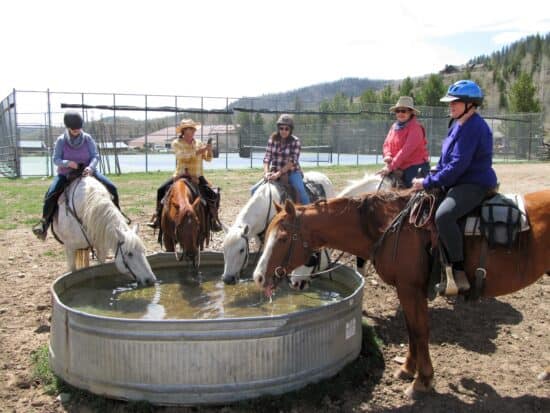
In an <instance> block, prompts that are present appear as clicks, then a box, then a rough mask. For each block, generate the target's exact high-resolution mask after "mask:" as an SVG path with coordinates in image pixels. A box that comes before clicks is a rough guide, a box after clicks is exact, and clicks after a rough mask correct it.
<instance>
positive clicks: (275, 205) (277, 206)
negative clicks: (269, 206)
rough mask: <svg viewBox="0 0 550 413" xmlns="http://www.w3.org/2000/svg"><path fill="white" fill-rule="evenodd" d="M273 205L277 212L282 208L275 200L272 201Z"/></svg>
mask: <svg viewBox="0 0 550 413" xmlns="http://www.w3.org/2000/svg"><path fill="white" fill-rule="evenodd" d="M273 206H274V207H275V211H277V214H278V213H279V212H281V211H282V210H283V207H282V205H281V204H278V203H277V202H276V201H273Z"/></svg>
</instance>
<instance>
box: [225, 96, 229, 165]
mask: <svg viewBox="0 0 550 413" xmlns="http://www.w3.org/2000/svg"><path fill="white" fill-rule="evenodd" d="M225 110H226V111H227V112H229V96H227V97H226V98H225ZM225 116H226V118H225V169H226V170H227V169H229V124H228V120H229V116H228V115H227V114H226V115H225Z"/></svg>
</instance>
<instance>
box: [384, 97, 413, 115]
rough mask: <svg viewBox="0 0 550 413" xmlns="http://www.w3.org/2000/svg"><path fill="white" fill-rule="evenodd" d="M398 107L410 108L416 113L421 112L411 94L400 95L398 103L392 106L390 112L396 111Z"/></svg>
mask: <svg viewBox="0 0 550 413" xmlns="http://www.w3.org/2000/svg"><path fill="white" fill-rule="evenodd" d="M397 108H408V109H410V110H412V111H413V112H414V114H415V115H419V114H420V111H419V110H418V109H416V108H415V107H414V101H413V98H412V97H410V96H400V97H399V99H398V101H397V103H396V104H395V105H394V106H392V107H391V108H390V112H395V109H397Z"/></svg>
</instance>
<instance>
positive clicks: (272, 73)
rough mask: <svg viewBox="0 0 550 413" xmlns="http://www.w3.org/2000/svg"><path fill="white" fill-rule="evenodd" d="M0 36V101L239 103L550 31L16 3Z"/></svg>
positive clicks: (226, 9) (437, 19)
mask: <svg viewBox="0 0 550 413" xmlns="http://www.w3.org/2000/svg"><path fill="white" fill-rule="evenodd" d="M0 27H1V28H2V33H3V40H2V63H1V64H0V67H1V71H0V97H4V96H5V95H7V94H8V93H9V92H10V91H11V89H12V88H16V89H23V90H29V89H31V90H46V89H47V88H49V89H51V90H54V91H84V92H117V93H125V92H132V93H148V94H178V95H206V96H229V97H240V96H255V95H261V94H265V93H271V92H283V91H287V90H291V89H296V88H299V87H303V86H308V85H311V84H315V83H320V82H329V81H333V80H338V79H341V78H344V77H369V78H379V79H380V78H383V79H398V78H403V77H405V76H413V77H414V76H420V75H423V74H427V73H432V72H437V71H438V70H440V69H442V68H443V66H444V65H445V64H462V63H465V62H466V61H467V60H469V59H470V58H472V57H474V56H477V55H480V54H488V53H491V52H493V51H495V50H499V49H500V48H501V47H502V46H504V45H505V44H508V43H510V42H512V41H514V40H518V39H520V38H522V37H524V36H527V35H529V34H534V33H540V34H545V33H547V32H550V2H541V1H540V0H537V1H533V0H523V1H522V2H521V3H517V2H498V3H493V2H481V1H472V0H461V1H460V2H441V1H435V0H429V1H421V0H418V1H416V2H410V1H401V0H397V1H392V2H370V1H361V0H357V1H355V0H339V1H337V2H336V1H325V0H318V1H316V2H310V1H307V2H306V1H303V2H300V1H298V0H293V1H290V0H278V1H277V2H261V1H245V0H232V1H222V0H219V1H218V0H198V1H166V0H155V1H154V2H146V3H142V2H135V1H126V0H119V1H106V0H93V1H92V0H80V1H76V0H72V1H65V0H50V1H31V0H18V1H9V2H4V3H3V4H2V13H1V14H0Z"/></svg>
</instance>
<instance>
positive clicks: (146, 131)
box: [143, 95, 177, 173]
mask: <svg viewBox="0 0 550 413" xmlns="http://www.w3.org/2000/svg"><path fill="white" fill-rule="evenodd" d="M176 102H177V98H176ZM176 116H177V115H176ZM147 122H148V119H147V95H145V141H144V142H143V146H144V147H145V173H147V172H149V149H148V144H149V126H148V124H147Z"/></svg>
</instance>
